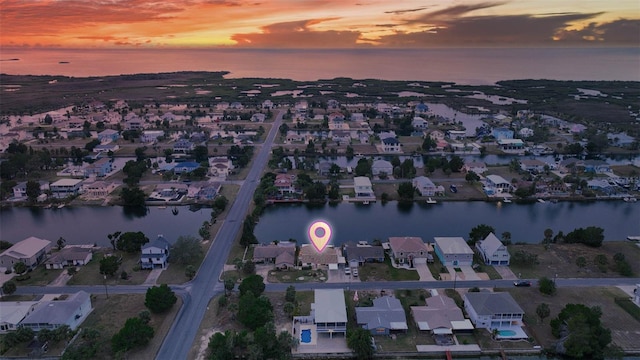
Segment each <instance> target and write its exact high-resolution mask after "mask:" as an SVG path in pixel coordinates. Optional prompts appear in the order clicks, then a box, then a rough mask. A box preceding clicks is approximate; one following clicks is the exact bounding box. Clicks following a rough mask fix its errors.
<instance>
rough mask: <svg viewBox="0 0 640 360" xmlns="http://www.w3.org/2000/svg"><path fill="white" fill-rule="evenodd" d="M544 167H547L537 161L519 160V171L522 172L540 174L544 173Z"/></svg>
mask: <svg viewBox="0 0 640 360" xmlns="http://www.w3.org/2000/svg"><path fill="white" fill-rule="evenodd" d="M545 166H547V167H548V165H547V164H546V163H545V162H543V161H540V160H538V159H522V160H520V169H522V170H524V171H529V172H536V173H541V172H544V168H545Z"/></svg>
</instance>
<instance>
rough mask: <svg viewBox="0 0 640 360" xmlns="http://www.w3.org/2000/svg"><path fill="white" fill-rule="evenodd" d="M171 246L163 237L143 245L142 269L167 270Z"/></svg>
mask: <svg viewBox="0 0 640 360" xmlns="http://www.w3.org/2000/svg"><path fill="white" fill-rule="evenodd" d="M170 248H171V245H170V244H169V241H168V240H167V239H165V238H164V236H162V235H158V237H157V238H155V240H152V241H150V242H148V243H146V244H144V245H142V255H141V256H140V267H141V268H143V269H156V268H161V269H166V268H167V262H168V259H169V250H170Z"/></svg>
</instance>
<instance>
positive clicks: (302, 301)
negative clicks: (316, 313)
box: [295, 291, 314, 316]
mask: <svg viewBox="0 0 640 360" xmlns="http://www.w3.org/2000/svg"><path fill="white" fill-rule="evenodd" d="M313 300H314V298H313V291H296V302H297V303H298V307H297V308H296V312H295V316H304V315H309V314H310V313H311V303H313Z"/></svg>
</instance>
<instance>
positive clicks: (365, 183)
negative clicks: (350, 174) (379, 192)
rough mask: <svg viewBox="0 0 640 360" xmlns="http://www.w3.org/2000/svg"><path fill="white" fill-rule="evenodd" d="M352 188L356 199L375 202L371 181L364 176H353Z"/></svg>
mask: <svg viewBox="0 0 640 360" xmlns="http://www.w3.org/2000/svg"><path fill="white" fill-rule="evenodd" d="M353 188H354V190H355V193H356V199H360V200H365V201H371V200H375V199H376V196H375V194H374V193H373V186H372V185H371V180H369V178H368V177H366V176H355V177H354V178H353Z"/></svg>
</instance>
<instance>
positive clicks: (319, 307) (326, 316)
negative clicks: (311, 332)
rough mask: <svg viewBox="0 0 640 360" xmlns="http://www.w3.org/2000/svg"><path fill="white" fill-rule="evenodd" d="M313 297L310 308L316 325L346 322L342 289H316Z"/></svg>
mask: <svg viewBox="0 0 640 360" xmlns="http://www.w3.org/2000/svg"><path fill="white" fill-rule="evenodd" d="M313 296H314V303H313V304H311V306H312V309H313V310H314V317H315V322H316V323H333V322H344V323H346V322H347V305H346V304H345V301H344V292H343V290H342V289H316V290H315V291H314V294H313Z"/></svg>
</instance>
